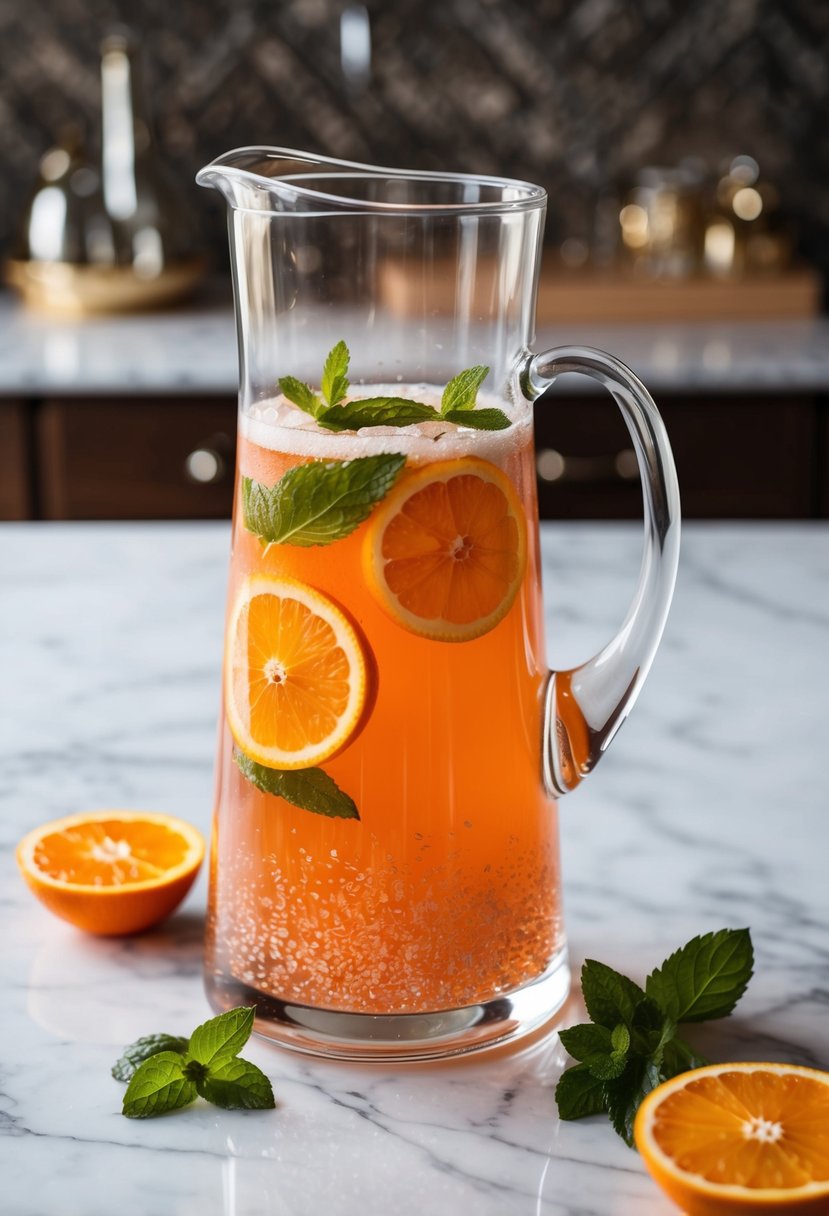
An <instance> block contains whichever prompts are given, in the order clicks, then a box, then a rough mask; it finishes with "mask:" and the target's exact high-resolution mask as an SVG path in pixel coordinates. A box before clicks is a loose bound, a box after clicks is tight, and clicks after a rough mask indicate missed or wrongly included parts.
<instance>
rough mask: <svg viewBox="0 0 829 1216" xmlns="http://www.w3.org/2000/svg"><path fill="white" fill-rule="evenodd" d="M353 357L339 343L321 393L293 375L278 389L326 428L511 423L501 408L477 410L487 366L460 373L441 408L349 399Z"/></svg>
mask: <svg viewBox="0 0 829 1216" xmlns="http://www.w3.org/2000/svg"><path fill="white" fill-rule="evenodd" d="M350 360H351V355H350V353H349V350H348V347H347V346H346V344H345V342H343V341H339V342H338V343H337V344H336V346H334V347H332V349H331V350H330V351H329V352H328V355H327V356H326V359H325V363H324V365H323V369H322V377H321V380H320V394H317V393H315V392H314V390H313V389H312V388H311V386H310V384H306V383H305V381H303V380H298V379H297V378H296V377H295V376H282V377H280V379H279V388H280V391H281V392H282V394H283V396H285V397H287V398H288V400H289V401H292V402H293V403H294V405H297V406H299V408H300V409H301V410H304V411H305V413H306V414H310V415H311V417H312V418H314V419H315V420H316V421H317V422H318V423H319V425H320V426H321V427H323V428H324V429H325V430H327V431H335V432H339V431H359V430H362V428H363V427H367V426H400V427H403V426H411V425H412V424H413V423H417V422H454V423H455V424H456V425H458V426H466V427H472V428H474V429H475V430H481V431H502V430H506V428H507V427H508V426H510V425H511V424H510V420H509V418H508V417H507V415H506V414H505V413H504V412H503V410H499V409H497V408H494V407H488V408H485V409H480V410H479V409H477V408H476V402H477V396H478V390H479V389H480V387H481V385H482V384H483V382H484V380H485V379H486V378H487V376H488V375H489V368H488V367H483V366H476V367H469V368H467V369H466V370H465V371H462V372H459V373H458V375H457V376H455V377H454V378H453V379H452V380H450V381H449V383H448V384H447V385H446V388H445V389H444V390H443V396H442V397H441V403H440V409H439V410H438V409H435V407H434V406H433V405H428V404H427V403H426V402H425V401H412V400H410V399H409V398H408V397H365V398H362V399H360V398H352V400H350V401H346V400H345V398H346V396H347V395H348V389H349V386H350V381H349V379H348V367H349V363H350Z"/></svg>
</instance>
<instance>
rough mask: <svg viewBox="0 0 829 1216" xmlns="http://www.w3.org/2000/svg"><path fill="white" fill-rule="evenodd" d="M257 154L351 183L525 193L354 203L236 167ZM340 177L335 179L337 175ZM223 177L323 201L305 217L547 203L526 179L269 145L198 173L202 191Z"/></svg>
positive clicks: (486, 211)
mask: <svg viewBox="0 0 829 1216" xmlns="http://www.w3.org/2000/svg"><path fill="white" fill-rule="evenodd" d="M252 154H257V155H258V157H259V159H265V160H267V159H277V158H278V159H281V160H292V161H300V162H305V163H307V164H309V165H318V166H319V167H320V168H321V169H324V168H325V167H326V166H330V167H332V168H333V169H334V170H335V171H337V170H340V171H341V170H351V171H353V172H351V173H341V176H343V177H345V176H348V177H350V178H352V179H353V178H355V177H365V178H372V177H377V176H380V175H382V176H384V177H392V178H400V179H409V180H415V181H426V182H429V181H431V182H457V183H473V182H474V183H475V184H476V185H481V186H493V187H496V188H501V189H503V188H509V187H512V188H513V189H514V190H515V191H516V192H521V196H520V197H518V198H514V199H496V200H492V201H488V202H459V203H445V202H441V203H408V202H401V203H393V202H379V201H377V200H376V199H367V198H366V199H361V198H349V197H346V196H344V195H339V194H332V193H327V192H323V191H319V190H311V189H308V188H306V187H303V186H302V185H301V184H299V183H300V182H301V181H302V178H303V177H304V176H306V175H305V174H301V173H300V174H288V175H285V176H283V177H279V176H275V177H266V176H264V175H263V174H261V173H256V172H255V171H253V170H252V169H249V168H243V167H240V166H239V165H235V164H233V163H232V162H233V159H234V158H236V159H239V158H241V157H243V156H245V155H252ZM335 175H336V173H334V174H332V176H335ZM216 177H221V178H224V179H227V180H231V181H239V182H243V183H247V184H250V185H256V186H258V187H259V188H260V189H261V190H263V191H265V192H267V193H274V194H275V193H279V191H280V183H281V184H282V189H283V191H284V190H285V189H286V188H287V189H288V190H290V193H291V194H294V195H298V196H299V197H300V198H303V199H308V200H311V201H313V202H319V203H321V204H323V206H322V207H321V208H320V209H319V210H318V211H314V210H308V211H303V212H302V214H303V215H309V216H310V215H313V214H330V212H329V210H328V209H327V208H326V207H325V206H324V205H325V204H327V205H328V207H329V208H330V207H334V208H335V209H336V211H350V212H358V213H362V214H364V215H370V214H373V215H378V214H379V215H424V216H425V215H429V216H440V215H457V216H465V215H499V214H500V215H503V214H510V213H515V212H526V211H535V210H539V209H541V208H543V207H544V206H545V205H546V202H547V192H546V190H545V189H544V187H543V186H538V185H536V184H534V183H533V182H528V181H525V180H523V179H521V178H514V177H500V176H498V175H497V174H486V173H455V172H449V171H444V170H441V169H400V168H392V167H390V166H386V165H368V164H364V163H363V162H361V161H351V160H341V159H340V158H338V157H334V156H323V155H321V154H318V153H313V152H303V151H300V150H299V149H296V148H282V147H277V146H272V145H268V144H249V145H245V146H243V147H239V148H233V149H231V150H230V151H229V152H224V153H222V155H221V156H217V157H216V158H215V159H214V160H212V161H210V162H209V163H208V164H206V165H204V166H203V168H201V169H199V171H198V173H197V174H196V182H197V184H198V185H200V186H206V187H210V188H214V187H215V185H216V182H215V180H214V179H215V178H216ZM229 202H230V204H231V206H232V207H233V209H234V210H235V211H247V210H252V211H255V212H256V214H258V215H261V214H262V211H261V210H258V209H256V208H247V207H240V206H238V205H237V204H236V202H235V200H234V199H232V198H231V199H229Z"/></svg>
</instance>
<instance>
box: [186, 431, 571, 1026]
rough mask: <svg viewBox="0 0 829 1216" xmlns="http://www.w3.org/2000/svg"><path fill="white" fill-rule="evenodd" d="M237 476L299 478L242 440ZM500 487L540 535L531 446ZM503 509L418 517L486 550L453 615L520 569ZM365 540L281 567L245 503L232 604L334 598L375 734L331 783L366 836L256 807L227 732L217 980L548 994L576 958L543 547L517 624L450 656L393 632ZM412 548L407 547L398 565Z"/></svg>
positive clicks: (348, 1000) (329, 998) (379, 1008)
mask: <svg viewBox="0 0 829 1216" xmlns="http://www.w3.org/2000/svg"><path fill="white" fill-rule="evenodd" d="M436 446H437V445H436ZM238 463H239V472H240V476H248V477H253V478H255V479H257V480H259V481H262V482H264V483H265V484H267V485H273V484H274V483H275V482H276V481H277V480H278V479H279V478H280V477H281V476H282V475H283V474H284V473H285V472H286V471H287V470H288V469H289V468H291V467H293V466H294V465H297V464H300V463H304V461H303V459H302V458H300V457H296V456H292V455H286V454H284V453H280V452H276V451H272V450H269V449H265V448H262V447H259V446H258V445H255V444H253V443H251V442H250V441H248V440H246V439H245V438H243V437H240V446H239V462H238ZM502 471H503V472H504V473H505V474H506V475H507V477H508V478H509V479H510V481H511V482H512V485H513V487H514V489H515V492H516V494H517V498H518V501H519V502H520V503H521V505H522V508H523V511H524V513H525V515H526V517H527V519H529V520H534V519H535V517H536V515H535V511H536V508H535V470H534V461H533V452H532V439H531V433H530V432H529V430H528V432H527V441H526V443H524V444H523V445H522V446H518V447H514V448H513V449H512V450H511V452H510V453H509V454H508V455H507V456H506V457H505V459H504V461H503V464H502ZM404 476H405V473H404ZM398 484H400V483H398ZM473 494H474V495H477V497H478V499H479V502H478V503H477V506H476V508H475V504H473V508H475V509H471V508H470V504H469V498H470V497H471V496H472V495H473ZM433 498H436V499H437V502H435V501H432V499H433ZM503 501H504V495H503V493H501V492H500V491H499V490H498V489H497V487H495V486H493V487H491V488H486V489H484V490H483V491H482V490H481V488H480V482H479V480H478V479H474V484H470V485H465V484H464V483H463V480H461V481H460V482H459V483H458V484H457V485H456V487H455V489H454V490H453V491H445V490H442V489H436V490H435V491H433V492H430V493H429V494H428V495H427V496H425V497H424V498H423V499H421V500H420V501H416V502H415V503H414V504H413V506H414V509H416V510H417V511H418V512H421V511H422V518H425V519H426V520H427V521H429V523H430V525H431V524H433V525H434V526H435V528H436V530H437V532H438V534H439V536H440V538H441V540H442V541H445V539H446V537H447V536H448V535H449V533H450V532H451V529H452V527H453V526H455V525H456V520H455V517H454V516H453V510H457V509H461V508H462V510H463V513H464V517H466V516H468V515H469V514H470V510H471V515H472V517H473V520H474V522H475V528H476V535H477V533H478V532H479V533H480V536H481V537H482V538H483V539H484V541H485V542H486V544H487V545H488V547H489V552H485V553H484V555H483V558H482V561H481V564H480V570H481V571H482V577H481V578H476V579H474V580H472V583H474V590H472V589H470V588H471V586H472V583H471V584H470V587H467V586H465V584H464V582H463V581H460V582H458V587H459V588H460V589H459V590H458V592H457V593H456V592H455V591H454V589H453V588H452V586H451V584H452V583H453V582H454V581H455V580H454V578H446V577H444V578H443V579H442V581H441V580H439V588H440V589H439V591H438V592H437V598H436V600H435V604H436V605H437V610H438V612H440V611H443V609H444V607H445V606H446V605H449V606H450V610H451V611H452V612H458V613H460V614H463V615H467V616H468V615H469V614H470V613H471V614H473V615H474V616H477V615H479V613H480V610H481V607H483V608H484V610H485V609H486V607H487V606H488V605H489V604H491V603H492V599H493V593H492V592H491V590H490V588H489V582H488V580H487V578H486V577H484V576H485V575H486V573H487V572H488V571H489V570H490V569H491V568H494V570H495V573H496V582H497V583H498V584H499V586H500V587H501V590H499V592H498V599H500V598H501V596H502V595H503V590H502V587H503V581H504V579H507V581H509V578H510V569H511V567H510V561H511V560H513V559H512V558H510V557H509V556H508V555H509V554H510V553H512V554H514V551H515V546H514V545H513V542H512V537H511V536H510V529H511V528H514V527H515V523H514V521H513V520H511V519H510V518H509V517H504V514H503ZM370 522H371V520H369V521H366V523H364V524H361V525H360V527H359V528H358V529H357V530H356V531H355V532H353V533H352V534H351V535H350V536H349V537H347V538H346V539H344V540H341V541H338V542H336V543H335V544H331V545H327V546H324V547H313V548H299V547H296V546H290V545H275V546H272V547H271V548H270V549H268V550H267V551H266V550H265V549H264V546H263V545H262V544H261V543H260V542H259V540H258V539H257V538H256V537H254V536H252V535H251V534H250V533H249V532H247V531H246V529H245V528H244V527H243V524H242V512H241V508H240V505H239V491H238V487H237V498H236V510H235V519H234V531H233V554H232V561H231V576H230V584H231V585H230V590H229V595H230V603H231V604H233V603H235V599H236V596H237V594H238V589H239V587H240V585H241V583H242V580H243V579H244V578H246V577H248V576H250V575H252V574H271V575H275V576H278V577H284V578H294V579H298V580H300V581H302V582H304V583H307V584H309V585H310V586H311V587H313V588H315V589H317V590H319V591H321V592H323V593H324V594H326V595H329V596H330V597H332V598H333V599H334V600H335V601H336V602H338V603H339V604H341V605H342V606H343V608H344V609H345V610H346V611H347V612H348V614H349V615H350V617H351V618H352V619H353V620H354V621H355V622H356V623H357V624H358V625H359V626H360V627H361V630H362V632H363V634H364V636H365V637H366V638H367V640H368V643H369V645H370V647H371V650H372V652H373V657H374V660H375V661H376V694H375V697H376V699H375V702H374V705H373V708H372V712H371V714H370V715H369V716H367V717H366V720H365V724H364V726H363V729H362V730H361V732H360V733H359V734H358V735H357V736H356V737H355V738H354V739H353V740H352V741H351V742H349V744H348V746H346V747H345V748H344V749H343V750H342V751H341V752H340V753H339V754H337V755H336V756H335V757H334V758H333V759H329V760H326V761H324V762H323V765H322V767H323V768H324V769H325V771H326V772H328V773H330V775H331V776H332V777H333V778H334V779H335V781H336V782H337V783H338V785H339V786H340V787H341V788H342V789H343V790H345V791H346V792H347V793H348V794H349V795H350V796H351V797H352V798H353V799H354V801H355V802H356V804H357V807H358V808H359V812H360V816H361V818H360V821H359V822H355V821H345V820H336V819H326V818H325V817H323V816H320V815H314V814H311V813H310V812H308V811H303V810H300V809H298V808H296V807H294V806H291V805H290V804H288V803H286V802H284V801H283V800H281V799H277V798H274V797H273V796H270V795H267V794H264V793H261V792H260V791H259V790H257V789H256V788H255V787H254V786H252V785H251V784H250V783H249V782H247V781H246V780H245V779H244V778H243V777H242V775H241V774H240V772H239V770H238V768H237V767H236V765H235V763H234V762H233V759H232V749H233V743H232V738H231V735H230V731H229V730H228V728H227V727H226V726H224V727H223V730H222V733H221V739H220V753H219V764H218V775H217V806H216V816H215V824H214V832H215V835H214V854H213V865H212V873H213V880H212V882H211V887H210V913H209V924H208V942H207V967H208V972H209V973H210V972H213V973H215V974H217V975H219V976H224V977H226V978H227V980H228V981H233V980H236V981H238V982H239V983H241V984H244V985H247V986H249V987H251V988H254V989H258V990H259V991H261V992H263V993H265V994H269V995H273V996H277V997H280V998H282V999H284V1000H288V1001H294V1002H297V1003H300V1004H306V1005H315V1006H320V1007H324V1008H329V1009H341V1010H352V1011H356V1012H367V1013H380V1012H390V1011H396V1012H419V1011H425V1010H436V1009H447V1008H453V1007H457V1006H461V1005H466V1004H472V1003H474V1002H476V1001H480V1000H488V999H491V998H492V997H494V996H495V995H497V994H498V993H500V992H505V991H509V990H511V989H514V988H516V987H518V986H520V985H521V984H523V983H526V982H527V981H529V980H531V979H534V978H536V977H537V976H538V975H539V974H540V973H541V972H543V971H544V969H545V968H546V967H547V965H548V964H549V963H550V961H551V960H552V958H553V957H554V956H555V954H556V952H557V951H558V949H559V948H560V946H561V945H562V941H563V938H562V933H561V921H560V891H559V873H558V849H557V825H556V815H555V804H554V803H553V802H552V801H551V800H550V799H549V798H548V797H547V796H546V794H545V792H544V789H543V787H542V780H541V773H542V762H541V733H542V732H541V721H542V692H543V687H544V680H545V675H546V665H545V646H544V636H543V627H542V621H543V618H542V611H541V598H540V576H539V557H538V548H537V540H536V538H535V535H534V529H533V531H532V532H528V553H527V561H526V568H525V571H524V576H523V579H522V582H521V587H520V589H519V591H518V594H517V595H516V597H515V599H514V602H513V603H512V605H511V607H510V608H509V611H508V612H507V613H506V615H505V616H504V618H503V619H502V620H501V621H500V622H499V623H498V624H497V625H495V626H494V628H492V629H491V630H490V631H489V632H487V633H485V634H484V635H483V636H481V637H478V638H475V639H474V640H472V641H464V642H441V641H434V640H431V639H429V638H425V637H421V636H418V635H416V634H415V633H413V632H411V631H410V630H408V629H406V628H405V627H404V626H403V625H401V624H399V623H398V622H396V621H394V620H393V619H391V617H390V616H389V615H388V614H387V612H386V611H384V610H383V608H382V607H381V605H380V604H379V603H378V601H377V599H376V598H375V595H374V593H373V592H372V591H371V590H370V589H369V587H368V585H367V583H366V581H365V577H364V574H363V548H364V542H365V537H366V532H367V529H368V527H369V525H370ZM403 526H404V525H403V524H401V525H400V528H401V530H402V528H403ZM456 534H457V528H456V530H455V532H454V533H452V536H453V537H454V536H455V535H456ZM399 539H400V532H398V531H397V529H395V530H394V531H392V533H391V536H390V537H389V538H388V544H389V545H390V546H391V548H390V551H389V554H388V556H389V557H391V558H392V559H394V557H395V551H394V549H393V545H394V544H396V543H398V541H399ZM490 562H491V563H492V566H491V565H490ZM443 564H444V567H445V565H446V563H445V562H444V563H443ZM450 569H452V567H450ZM420 585H421V586H422V585H423V584H420ZM257 661H259V660H258V659H257Z"/></svg>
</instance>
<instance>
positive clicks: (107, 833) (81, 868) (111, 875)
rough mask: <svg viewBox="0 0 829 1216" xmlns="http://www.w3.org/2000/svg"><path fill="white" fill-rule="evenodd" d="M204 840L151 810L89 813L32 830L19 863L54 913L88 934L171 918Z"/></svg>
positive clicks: (146, 925) (186, 826)
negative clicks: (166, 917)
mask: <svg viewBox="0 0 829 1216" xmlns="http://www.w3.org/2000/svg"><path fill="white" fill-rule="evenodd" d="M203 858H204V840H203V839H202V837H201V834H200V833H199V832H197V831H196V829H195V828H194V827H192V826H191V825H190V824H189V823H185V822H184V821H183V820H181V819H174V818H173V817H172V816H171V815H159V814H152V813H150V812H147V811H88V812H84V813H82V814H79V815H69V816H67V817H66V818H65V819H56V820H54V821H53V822H52V823H45V824H43V825H42V826H41V827H39V828H35V829H34V831H32V832H29V834H28V835H27V836H24V838H23V839H22V840H21V842H20V844H19V845H18V846H17V864H18V866H19V867H20V872H21V873H22V875H23V877H24V878H25V880H26V882H27V883H28V885H29V887H30V888H31V890H32V891H33V892H34V893H35V895H36V896H37V897H38V899H39V900H40V901H41V903H43V904H45V906H46V907H47V908H48V909H49V910H50V912H54V913H55V915H56V916H60V917H62V918H63V919H64V920H68V921H69V922H70V923H71V924H73V925H75V926H77V928H79V929H84V930H85V931H86V932H87V933H97V934H101V935H104V936H110V935H118V934H123V933H137V932H139V931H140V930H141V929H149V928H150V926H151V925H155V924H157V923H158V921H160V920H163V919H164V917H165V916H168V915H169V914H170V912H172V911H173V909H174V908H175V907H177V906H178V904H180V903H181V901H182V899H184V896H185V895H186V894H187V892H188V891H189V889H190V887H191V886H192V884H193V880H194V879H195V877H196V874H197V873H198V869H199V866H200V865H201V863H202V860H203Z"/></svg>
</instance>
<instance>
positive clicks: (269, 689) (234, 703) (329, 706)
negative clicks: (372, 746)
mask: <svg viewBox="0 0 829 1216" xmlns="http://www.w3.org/2000/svg"><path fill="white" fill-rule="evenodd" d="M225 656H226V657H225V707H226V713H227V720H228V724H229V726H230V730H231V733H232V735H233V738H234V739H235V740H236V743H237V744H238V746H239V747H240V748H241V750H242V751H243V752H244V753H245V755H246V756H249V757H250V758H251V759H252V760H256V761H257V762H258V763H259V764H264V765H266V766H267V767H268V768H277V769H296V768H310V767H312V766H314V765H316V764H320V763H321V762H322V761H323V760H325V759H327V758H328V757H329V756H332V755H334V753H335V752H338V751H340V750H341V749H342V748H343V747H345V746H346V744H347V743H349V742H350V741H351V739H352V738H353V737H354V735H355V734H356V733H357V732H358V730H359V729H360V727H361V726H362V724H363V717H364V714H363V711H364V709H365V707H366V700H367V690H368V683H369V679H368V662H367V655H366V652H365V650H364V647H363V644H362V643H361V641H360V639H359V638H358V637H357V633H356V631H355V629H354V627H353V625H352V624H351V623H350V622H349V620H348V619H347V618H346V616H345V614H344V613H343V611H342V609H340V608H339V607H337V605H336V604H335V603H334V602H333V600H330V599H329V598H328V597H327V596H325V595H323V594H322V593H321V592H320V591H316V590H315V589H314V588H313V587H309V586H308V585H307V584H305V583H300V582H298V581H297V580H295V579H288V578H272V577H270V576H267V575H253V576H252V577H251V578H248V579H247V580H246V581H245V582H244V583H243V584H242V587H241V590H240V592H239V594H238V596H237V597H236V601H235V603H234V606H233V609H232V611H231V614H230V622H229V625H228V633H227V643H226V648H225Z"/></svg>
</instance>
